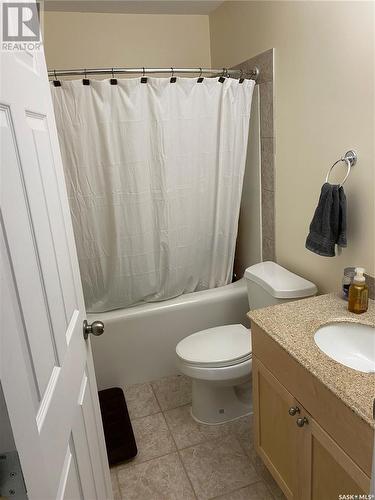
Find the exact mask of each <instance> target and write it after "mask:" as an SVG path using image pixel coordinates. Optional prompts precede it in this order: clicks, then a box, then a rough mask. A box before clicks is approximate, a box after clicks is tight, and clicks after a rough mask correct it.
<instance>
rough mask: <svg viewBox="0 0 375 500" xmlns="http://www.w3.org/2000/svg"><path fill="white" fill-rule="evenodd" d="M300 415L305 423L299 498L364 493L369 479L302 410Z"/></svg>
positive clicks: (319, 497)
mask: <svg viewBox="0 0 375 500" xmlns="http://www.w3.org/2000/svg"><path fill="white" fill-rule="evenodd" d="M301 412H302V414H303V416H306V418H307V420H308V423H307V424H306V425H304V427H303V433H304V434H305V448H304V449H305V453H306V457H305V460H304V461H303V462H304V464H305V465H304V467H303V468H304V479H303V478H302V484H303V490H304V491H303V495H302V498H304V499H305V498H306V499H308V500H322V499H330V498H339V495H354V496H355V495H365V494H368V493H369V491H370V478H369V477H368V476H367V475H366V474H365V473H364V472H363V471H362V469H360V468H359V467H358V465H356V464H355V463H354V462H353V460H352V459H351V458H350V457H349V455H347V454H346V453H345V452H344V451H343V449H342V448H340V446H339V445H338V444H337V443H336V442H335V441H334V440H333V439H332V438H331V437H330V436H329V435H328V434H327V433H326V432H325V431H324V430H323V429H322V428H321V427H320V425H319V424H318V423H317V422H316V421H315V420H314V419H313V418H312V417H311V416H310V415H309V414H308V413H307V412H306V411H305V410H303V408H302V407H301Z"/></svg>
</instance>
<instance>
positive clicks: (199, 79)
mask: <svg viewBox="0 0 375 500" xmlns="http://www.w3.org/2000/svg"><path fill="white" fill-rule="evenodd" d="M202 73H203V70H202V68H199V76H198V80H197V83H202V82H203V77H202Z"/></svg>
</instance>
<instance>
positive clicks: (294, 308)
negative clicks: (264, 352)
mask: <svg viewBox="0 0 375 500" xmlns="http://www.w3.org/2000/svg"><path fill="white" fill-rule="evenodd" d="M347 305H348V303H347V302H346V301H344V300H343V299H342V298H341V297H340V296H339V295H338V294H328V295H320V296H318V297H312V298H308V299H303V300H297V301H295V302H287V303H285V304H281V305H277V306H271V307H265V308H263V309H256V310H254V311H250V312H249V317H250V319H251V320H252V321H254V322H255V323H256V324H257V325H259V326H260V327H261V328H262V329H263V330H264V331H265V332H266V333H268V335H270V337H272V338H273V339H274V340H275V341H276V342H277V343H278V344H279V345H280V346H281V347H282V348H283V349H285V350H286V351H287V352H288V353H289V354H290V355H291V356H293V358H295V359H296V360H297V361H298V362H299V363H300V364H301V365H302V366H303V367H305V368H306V369H307V370H309V371H310V372H311V373H312V374H313V375H315V376H316V377H317V378H318V379H319V380H320V381H321V382H322V383H323V384H324V385H325V386H326V387H328V388H329V389H330V390H331V391H332V392H333V393H334V394H335V395H336V396H337V397H339V398H340V399H341V400H342V401H343V402H344V403H345V404H346V405H347V406H349V408H351V409H352V410H353V411H354V412H355V413H357V414H358V415H359V416H360V417H361V418H362V419H363V420H365V421H366V422H367V423H368V424H369V425H371V427H373V428H375V422H374V420H373V417H372V406H373V399H374V397H375V374H374V373H361V372H358V371H356V370H353V369H351V368H348V367H346V366H343V365H341V364H340V363H338V362H336V361H334V360H332V359H331V358H329V357H328V356H327V355H326V354H324V353H323V352H322V351H321V350H320V349H319V348H318V346H317V345H316V344H315V342H314V334H315V332H316V330H317V329H318V328H319V327H320V326H322V325H324V324H327V323H332V322H336V321H351V322H355V323H363V324H367V325H371V326H375V302H374V301H373V300H370V301H369V308H368V311H367V312H365V313H363V314H360V315H357V314H353V313H350V312H349V311H348V310H347Z"/></svg>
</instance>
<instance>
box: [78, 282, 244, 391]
mask: <svg viewBox="0 0 375 500" xmlns="http://www.w3.org/2000/svg"><path fill="white" fill-rule="evenodd" d="M248 310H249V306H248V300H247V288H246V281H245V279H244V278H242V279H240V280H238V281H237V282H235V283H231V284H230V285H226V286H223V287H220V288H214V289H211V290H204V291H202V292H194V293H188V294H185V295H181V296H180V297H177V298H175V299H171V300H167V301H164V302H153V303H148V304H141V305H138V306H135V307H132V308H129V309H118V310H116V311H110V312H106V313H101V314H93V315H89V317H88V320H89V322H91V321H94V320H100V321H103V322H104V325H105V332H104V335H102V336H101V337H92V338H91V346H92V351H93V356H94V364H95V372H96V378H97V383H98V387H99V389H106V388H108V387H119V386H120V387H121V386H125V385H127V384H137V383H142V382H149V381H151V380H155V379H158V378H161V377H166V376H168V375H174V374H177V373H178V370H177V368H176V354H175V348H176V345H177V343H178V342H179V341H180V340H181V339H183V338H184V337H186V336H188V335H190V334H191V333H194V332H197V331H199V330H204V329H206V328H211V327H214V326H220V325H229V324H232V323H242V324H243V325H244V326H246V327H249V321H248V319H247V317H246V313H247V311H248Z"/></svg>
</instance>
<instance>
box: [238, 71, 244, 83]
mask: <svg viewBox="0 0 375 500" xmlns="http://www.w3.org/2000/svg"><path fill="white" fill-rule="evenodd" d="M243 81H244V77H243V69H242V68H241V74H240V78H239V80H238V83H243Z"/></svg>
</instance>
